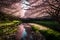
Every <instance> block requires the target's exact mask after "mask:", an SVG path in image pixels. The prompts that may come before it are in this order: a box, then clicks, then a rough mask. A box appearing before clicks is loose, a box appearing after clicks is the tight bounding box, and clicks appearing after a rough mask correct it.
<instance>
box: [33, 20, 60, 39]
mask: <svg viewBox="0 0 60 40" xmlns="http://www.w3.org/2000/svg"><path fill="white" fill-rule="evenodd" d="M35 23H37V24H40V25H43V26H46V27H49V29H48V30H38V29H39V28H38V27H34V26H32V29H33V31H36V30H38V31H39V32H40V33H42V34H43V35H44V36H45V38H46V40H60V32H58V31H56V30H54V28H57V27H59V28H60V24H59V23H57V22H56V21H46V20H45V21H35ZM51 28H52V29H51Z"/></svg>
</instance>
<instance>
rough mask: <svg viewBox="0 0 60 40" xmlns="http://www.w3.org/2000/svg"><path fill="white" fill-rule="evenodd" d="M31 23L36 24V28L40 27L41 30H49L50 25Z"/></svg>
mask: <svg viewBox="0 0 60 40" xmlns="http://www.w3.org/2000/svg"><path fill="white" fill-rule="evenodd" d="M29 25H32V26H35V27H36V28H38V29H39V30H48V29H49V28H48V27H45V26H42V25H39V24H35V23H29Z"/></svg>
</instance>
